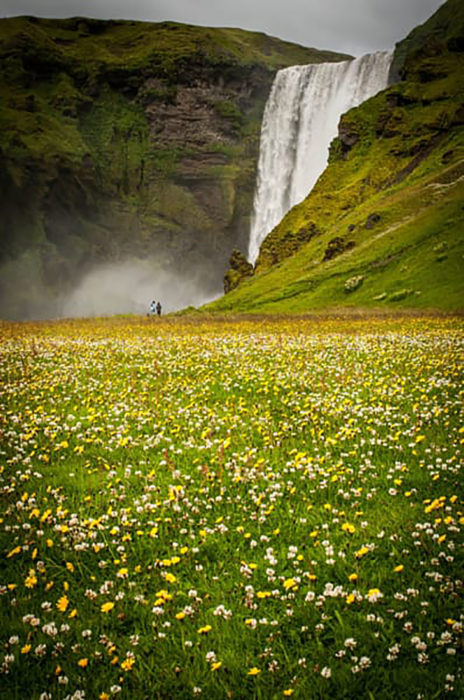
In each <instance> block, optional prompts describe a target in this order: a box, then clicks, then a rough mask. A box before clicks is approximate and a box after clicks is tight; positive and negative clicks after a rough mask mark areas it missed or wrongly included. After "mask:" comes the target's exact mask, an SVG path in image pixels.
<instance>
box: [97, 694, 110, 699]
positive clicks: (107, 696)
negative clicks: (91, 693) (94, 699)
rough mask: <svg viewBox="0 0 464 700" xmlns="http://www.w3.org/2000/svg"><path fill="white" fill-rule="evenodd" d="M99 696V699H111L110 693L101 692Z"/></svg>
mask: <svg viewBox="0 0 464 700" xmlns="http://www.w3.org/2000/svg"><path fill="white" fill-rule="evenodd" d="M98 698H99V700H110V696H109V695H108V693H100V695H99V696H98Z"/></svg>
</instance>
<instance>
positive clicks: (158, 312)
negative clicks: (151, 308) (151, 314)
mask: <svg viewBox="0 0 464 700" xmlns="http://www.w3.org/2000/svg"><path fill="white" fill-rule="evenodd" d="M156 313H157V314H158V316H161V302H158V303H157V305H156Z"/></svg>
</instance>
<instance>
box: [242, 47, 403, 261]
mask: <svg viewBox="0 0 464 700" xmlns="http://www.w3.org/2000/svg"><path fill="white" fill-rule="evenodd" d="M392 57H393V52H392V51H379V52H377V53H373V54H368V55H366V56H362V57H361V58H357V59H355V60H351V61H342V62H340V63H320V64H312V65H307V66H292V67H291V68H284V69H283V70H280V71H278V73H277V75H276V77H275V79H274V83H273V86H272V89H271V93H270V95H269V99H268V101H267V104H266V108H265V110H264V116H263V123H262V127H261V140H260V150H259V162H258V177H257V185H256V192H255V198H254V204H253V220H252V226H251V231H250V240H249V248H248V259H249V260H250V262H252V263H254V262H255V261H256V258H257V257H258V253H259V247H260V245H261V243H262V241H263V240H264V238H265V237H266V236H267V234H268V233H269V232H270V231H271V230H272V229H273V228H274V226H276V225H277V224H278V223H279V221H280V220H281V219H282V217H283V216H284V215H285V214H286V213H287V211H288V210H289V209H291V207H293V206H294V205H295V204H297V203H298V202H300V201H301V200H302V199H304V198H305V197H306V196H307V195H308V193H309V192H310V190H311V189H312V187H313V186H314V185H315V183H316V181H317V179H318V177H319V175H320V174H321V173H322V171H323V170H324V168H325V166H326V164H327V158H328V153H329V146H330V142H331V141H332V139H333V138H334V137H335V136H336V135H337V126H338V121H339V119H340V116H341V115H342V114H343V113H344V112H346V111H347V110H349V109H351V108H352V107H356V106H357V105H359V104H361V102H364V100H367V99H368V98H369V97H372V96H373V95H375V94H376V93H377V92H379V91H380V90H383V89H384V88H385V87H386V86H387V82H388V73H389V70H390V65H391V61H392Z"/></svg>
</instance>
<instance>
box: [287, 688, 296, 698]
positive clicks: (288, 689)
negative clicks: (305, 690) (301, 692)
mask: <svg viewBox="0 0 464 700" xmlns="http://www.w3.org/2000/svg"><path fill="white" fill-rule="evenodd" d="M294 692H295V691H294V690H293V688H287V690H284V695H285V696H287V697H288V696H289V695H293V693H294Z"/></svg>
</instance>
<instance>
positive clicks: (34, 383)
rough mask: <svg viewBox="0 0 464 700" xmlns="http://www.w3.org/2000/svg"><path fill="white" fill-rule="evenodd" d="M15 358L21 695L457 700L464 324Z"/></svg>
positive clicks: (73, 326) (9, 366) (46, 344)
mask: <svg viewBox="0 0 464 700" xmlns="http://www.w3.org/2000/svg"><path fill="white" fill-rule="evenodd" d="M0 337H1V343H0V387H1V389H0V408H1V410H0V415H1V419H0V420H1V426H0V427H1V430H2V436H3V437H2V448H1V449H2V453H1V464H0V488H1V491H0V499H1V510H2V516H1V519H0V562H1V563H0V594H1V595H0V622H1V624H0V630H1V632H0V635H1V637H0V639H1V644H2V649H3V654H2V658H1V659H0V695H1V696H2V697H5V698H9V699H10V698H11V699H16V698H17V699H18V700H19V699H20V698H24V697H28V698H31V700H36V699H38V698H39V697H41V698H42V699H43V698H44V697H50V696H51V697H52V698H54V699H55V698H63V699H64V698H65V697H76V698H77V697H79V695H78V691H79V692H80V693H81V695H80V696H81V697H82V693H83V692H85V696H86V697H88V698H100V699H101V700H105V698H113V697H118V698H128V699H129V698H130V699H131V700H132V699H134V700H138V699H140V700H142V699H144V698H150V699H151V698H167V697H176V698H177V697H178V698H192V697H197V696H198V695H199V694H200V693H201V696H202V697H207V698H212V699H213V698H225V697H240V698H263V699H264V698H266V699H267V698H281V697H286V696H290V695H294V697H295V698H301V699H302V700H311V699H312V698H327V697H330V698H348V697H356V696H360V697H366V698H389V697H394V696H398V697H399V698H404V699H407V698H411V699H412V698H417V696H418V694H419V695H420V696H421V697H423V698H434V697H450V698H459V697H462V691H463V684H462V675H461V673H462V669H461V667H460V658H459V655H460V652H461V648H462V647H461V644H462V627H463V616H462V604H461V597H462V556H461V549H460V548H461V547H462V529H463V525H464V512H463V505H464V501H463V492H462V478H461V474H460V469H461V465H462V445H463V439H464V438H463V430H464V428H463V426H462V399H463V392H462V379H463V376H462V362H461V360H462V345H463V326H462V320H460V319H456V318H452V317H449V318H442V319H437V318H435V319H434V318H426V317H417V318H412V317H410V318H409V319H408V318H406V317H404V318H403V317H401V316H398V317H396V318H395V317H388V316H385V317H384V318H380V317H375V316H367V317H365V318H355V317H354V316H352V317H347V318H345V320H341V319H338V320H337V319H336V318H328V317H326V318H324V317H322V316H321V317H319V318H316V317H314V318H312V319H310V318H307V319H299V320H291V319H289V318H288V317H280V318H279V317H269V318H266V317H261V318H256V319H255V320H250V319H247V318H244V317H243V318H233V317H232V318H231V319H229V320H224V319H221V318H219V317H205V316H198V315H196V316H185V317H183V318H178V319H174V318H166V319H137V318H120V319H107V320H92V321H67V322H58V323H37V324H8V323H2V324H1V326H0ZM43 693H48V695H47V696H44V695H43Z"/></svg>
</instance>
